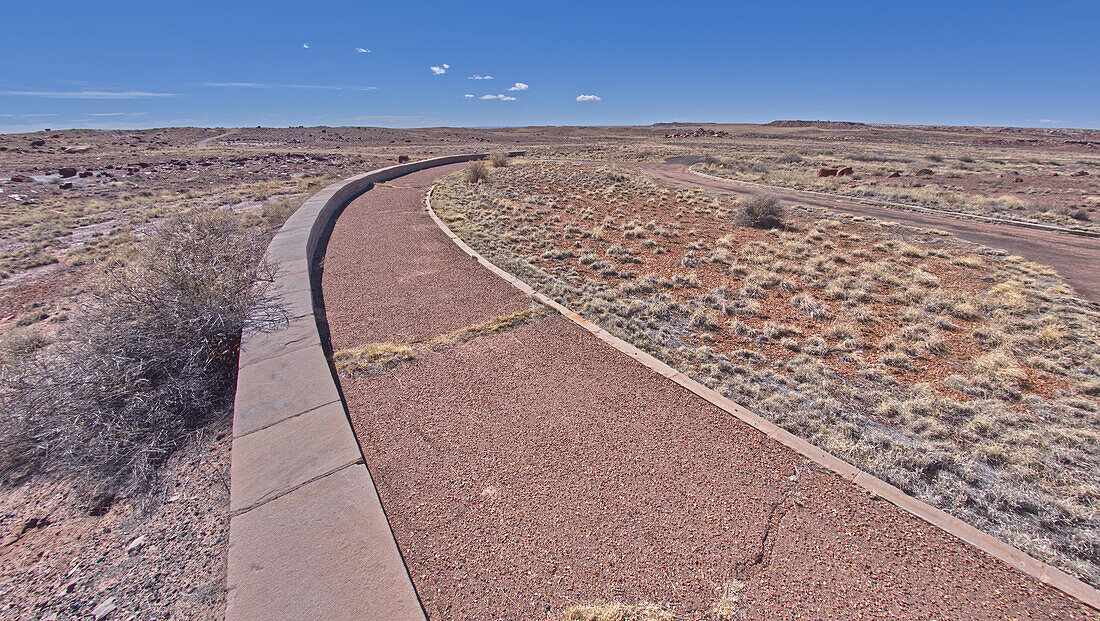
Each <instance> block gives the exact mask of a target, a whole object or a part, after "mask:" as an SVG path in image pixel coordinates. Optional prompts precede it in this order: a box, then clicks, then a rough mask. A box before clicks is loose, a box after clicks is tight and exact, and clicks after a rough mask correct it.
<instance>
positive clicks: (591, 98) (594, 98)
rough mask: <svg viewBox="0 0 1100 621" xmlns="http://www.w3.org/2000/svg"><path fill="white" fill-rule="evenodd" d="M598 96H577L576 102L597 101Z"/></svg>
mask: <svg viewBox="0 0 1100 621" xmlns="http://www.w3.org/2000/svg"><path fill="white" fill-rule="evenodd" d="M599 100H600V98H599V96H598V95H577V101H599Z"/></svg>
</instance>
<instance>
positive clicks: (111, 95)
mask: <svg viewBox="0 0 1100 621" xmlns="http://www.w3.org/2000/svg"><path fill="white" fill-rule="evenodd" d="M0 95H19V96H22V97H44V98H46V99H141V98H143V97H177V96H178V95H176V93H152V92H149V91H0Z"/></svg>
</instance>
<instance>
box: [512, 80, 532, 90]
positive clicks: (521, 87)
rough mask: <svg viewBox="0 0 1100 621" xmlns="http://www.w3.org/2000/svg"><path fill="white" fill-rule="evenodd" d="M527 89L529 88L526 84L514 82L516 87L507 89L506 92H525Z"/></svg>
mask: <svg viewBox="0 0 1100 621" xmlns="http://www.w3.org/2000/svg"><path fill="white" fill-rule="evenodd" d="M528 88H530V87H529V86H527V85H526V84H524V83H523V82H516V85H515V86H513V87H511V88H509V89H508V90H510V91H525V90H527V89H528Z"/></svg>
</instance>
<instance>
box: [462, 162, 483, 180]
mask: <svg viewBox="0 0 1100 621" xmlns="http://www.w3.org/2000/svg"><path fill="white" fill-rule="evenodd" d="M463 174H464V176H465V177H466V183H481V182H482V181H488V180H489V167H488V166H486V165H485V162H482V161H481V160H478V161H476V162H470V165H469V166H467V167H466V171H465V172H464V173H463Z"/></svg>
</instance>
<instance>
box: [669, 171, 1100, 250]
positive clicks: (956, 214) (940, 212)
mask: <svg viewBox="0 0 1100 621" xmlns="http://www.w3.org/2000/svg"><path fill="white" fill-rule="evenodd" d="M688 172H690V173H691V174H693V175H696V176H698V177H704V178H706V179H713V180H715V181H722V182H724V183H729V184H732V185H743V186H749V187H752V188H760V189H761V190H765V191H780V192H791V193H794V194H802V195H805V196H812V197H816V198H827V199H829V200H834V201H847V202H850V203H856V204H859V205H870V206H871V207H882V206H886V207H898V208H901V209H905V210H907V211H917V212H921V213H928V214H933V215H937V216H948V217H952V218H962V219H964V220H975V221H978V222H989V223H991V224H1004V225H1007V226H1018V227H1020V228H1025V229H1034V230H1036V231H1047V232H1050V233H1062V234H1065V235H1077V236H1078V237H1092V238H1100V233H1098V232H1095V231H1086V230H1083V229H1070V228H1066V227H1064V226H1054V225H1052V224H1038V223H1035V222H1027V221H1024V220H1013V219H1010V218H994V217H992V216H983V215H979V214H973V213H966V212H962V211H950V210H947V209H935V208H933V207H922V206H921V205H910V204H908V203H894V202H891V201H881V200H873V199H863V198H859V197H856V196H844V195H843V194H829V193H828V192H817V191H814V190H798V189H795V188H783V187H779V186H774V185H764V184H763V183H753V182H752V181H737V180H736V179H726V178H725V177H717V176H715V175H708V174H707V173H704V172H699V171H698V170H695V166H694V164H693V165H691V166H688Z"/></svg>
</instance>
